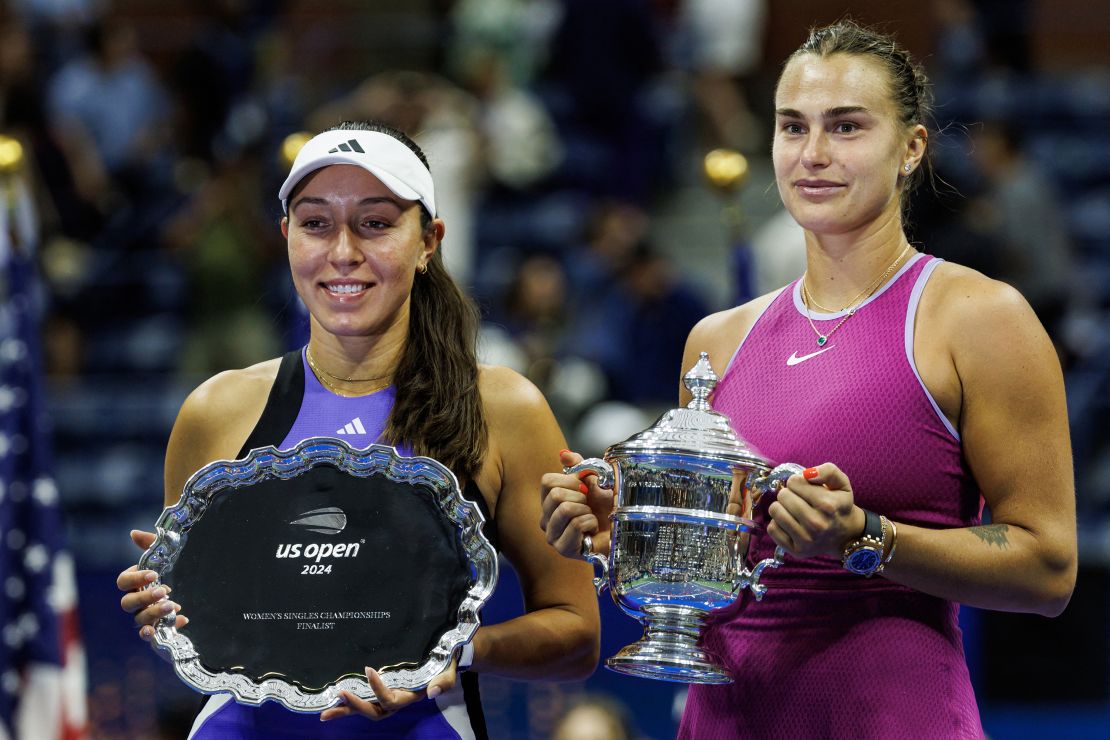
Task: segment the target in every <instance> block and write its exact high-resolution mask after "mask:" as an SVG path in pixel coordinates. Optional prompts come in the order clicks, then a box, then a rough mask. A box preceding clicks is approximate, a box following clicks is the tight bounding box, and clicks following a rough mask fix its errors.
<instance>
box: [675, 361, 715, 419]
mask: <svg viewBox="0 0 1110 740" xmlns="http://www.w3.org/2000/svg"><path fill="white" fill-rule="evenodd" d="M718 380H720V378H718V377H717V373H715V372H713V366H712V365H710V364H709V353H708V352H702V353H701V356H700V357H698V361H697V362H696V363H694V366H693V367H692V368H690V371H689V372H687V373H686V375H684V376H683V377H682V382H683V383H685V384H686V389H687V390H688V391H690V394H691V395H692V396H693V397H694V398H693V400H692V401H690V403H688V404H686V408H688V409H696V410H698V411H705V410H707V409H708V408H709V394H710V393H712V392H713V389H714V388H716V387H717V381H718Z"/></svg>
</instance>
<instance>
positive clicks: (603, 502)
mask: <svg viewBox="0 0 1110 740" xmlns="http://www.w3.org/2000/svg"><path fill="white" fill-rule="evenodd" d="M559 461H560V462H561V463H562V464H563V466H564V467H568V468H569V467H571V466H572V465H577V464H578V463H580V462H582V456H581V455H579V454H578V453H577V452H571V451H570V450H563V451H562V452H560V453H559ZM542 489H543V514H542V516H541V517H540V529H542V530H544V532H545V533H546V534H547V542H548V544H550V545H551V546H552V547H554V548H555V549H556V550H557V551H558V552H559V553H560V554H562V555H564V556H566V557H568V558H581V557H582V537H583V536H584V535H590V537H591V539H592V540H593V548H592V549H593V552H595V553H597V554H599V555H608V554H609V530H610V528H611V526H612V525H611V523H610V521H609V514H610V513H612V511H613V491H612V490H610V489H608V488H600V487H598V485H597V475H596V474H595V473H594V472H593V471H589V470H584V471H582V472H581V473H579V474H578V475H567V474H566V473H547V474H545V475H544V476H543V479H542Z"/></svg>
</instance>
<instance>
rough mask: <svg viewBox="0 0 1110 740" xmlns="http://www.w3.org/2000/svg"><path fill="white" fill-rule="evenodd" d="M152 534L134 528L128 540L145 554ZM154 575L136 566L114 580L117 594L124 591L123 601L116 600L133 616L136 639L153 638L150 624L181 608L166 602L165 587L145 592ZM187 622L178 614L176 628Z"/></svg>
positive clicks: (152, 629)
mask: <svg viewBox="0 0 1110 740" xmlns="http://www.w3.org/2000/svg"><path fill="white" fill-rule="evenodd" d="M154 540H155V535H154V533H153V532H142V531H140V530H137V529H133V530H131V541H132V542H134V543H135V545H136V546H138V548H139V549H140V550H143V551H146V549H147V548H148V547H150V546H151V545H153V544H154ZM157 578H158V574H157V573H155V572H154V571H152V570H139V567H138V566H137V565H132V566H131V567H130V568H128V569H127V570H125V571H123V572H122V573H120V574H119V577H118V578H116V586H117V587H119V590H120V591H125V592H126V593H125V594H124V595H123V598H122V599H120V601H119V603H120V606H121V607H123V610H124V611H125V612H127V613H128V614H134V615H135V624H137V625H139V637H141V638H142V639H144V640H146V641H147V642H150V640H151V639H152V638H153V637H154V624H156V623H157V622H158V621H159V620H161V619H164V618H165V617H167V616H169V615H170V614H173V613H175V612H180V611H181V605H180V604H177V603H175V602H173V601H170V598H169V593H170V587H169V586H165V585H163V586H159V587H158V588H151V589H148V588H146V586H148V585H149V584H151V583H153V582H154V581H155V580H157ZM188 623H189V619H188V618H187V617H183V616H181V615H180V614H178V616H177V628H178V629H181V628H182V627H184V626H185V625H186V624H188Z"/></svg>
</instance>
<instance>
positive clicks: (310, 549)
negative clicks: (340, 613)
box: [274, 506, 365, 575]
mask: <svg viewBox="0 0 1110 740" xmlns="http://www.w3.org/2000/svg"><path fill="white" fill-rule="evenodd" d="M289 524H290V525H291V526H292V527H293V528H294V529H300V530H305V531H308V532H316V533H319V534H326V535H332V536H334V535H337V534H339V533H340V532H342V531H343V530H344V529H345V528H346V527H347V515H346V514H345V513H344V512H343V510H342V509H340V508H339V507H338V506H328V507H325V508H322V509H313V510H312V511H306V512H304V513H303V514H298V515H297V517H296V518H295V519H292V520H290V522H289ZM363 543H365V540H360V541H358V542H345V543H331V542H322V543H321V542H310V543H308V544H305V543H303V542H289V543H283V544H280V545H278V546H277V552H276V553H275V554H274V557H276V558H303V559H304V560H308V561H311V563H310V564H307V565H305V566H304V570H303V571H302V575H317V574H319V575H323V574H327V573H331V563H330V562H328V563H323V562H321V561H329V560H335V559H337V558H357V557H358V551H359V550H360V549H361V548H362V545H363Z"/></svg>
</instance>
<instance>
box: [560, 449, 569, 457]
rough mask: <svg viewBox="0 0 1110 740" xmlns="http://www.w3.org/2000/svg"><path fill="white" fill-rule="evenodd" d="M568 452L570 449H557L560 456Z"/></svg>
mask: <svg viewBox="0 0 1110 740" xmlns="http://www.w3.org/2000/svg"><path fill="white" fill-rule="evenodd" d="M568 452H570V450H559V457H562V456H563V455H565V454H567V453H568Z"/></svg>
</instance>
